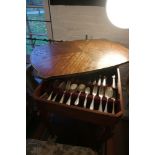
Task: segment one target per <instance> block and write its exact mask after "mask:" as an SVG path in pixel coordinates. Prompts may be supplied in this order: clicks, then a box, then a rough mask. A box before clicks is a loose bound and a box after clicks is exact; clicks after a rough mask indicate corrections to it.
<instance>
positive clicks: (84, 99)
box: [33, 67, 124, 126]
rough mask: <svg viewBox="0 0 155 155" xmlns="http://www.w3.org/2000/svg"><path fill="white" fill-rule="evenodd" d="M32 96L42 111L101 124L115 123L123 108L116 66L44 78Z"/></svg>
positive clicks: (121, 114)
mask: <svg viewBox="0 0 155 155" xmlns="http://www.w3.org/2000/svg"><path fill="white" fill-rule="evenodd" d="M33 96H34V99H35V100H36V102H37V103H38V106H39V108H40V110H42V111H48V112H53V113H57V114H59V115H62V116H67V117H71V118H75V119H79V120H83V121H87V122H91V123H94V124H99V125H107V126H113V125H115V123H117V121H118V120H119V119H120V117H121V116H123V112H124V109H123V98H122V89H121V79H120V72H119V69H118V68H117V67H111V68H107V69H103V70H99V71H94V72H91V73H88V74H78V75H74V76H68V77H67V76H66V77H58V78H55V79H51V80H48V81H44V82H43V83H42V84H41V85H39V86H38V87H37V89H36V90H35V92H34V95H33Z"/></svg>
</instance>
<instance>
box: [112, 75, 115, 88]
mask: <svg viewBox="0 0 155 155" xmlns="http://www.w3.org/2000/svg"><path fill="white" fill-rule="evenodd" d="M112 88H116V79H115V75H113V76H112Z"/></svg>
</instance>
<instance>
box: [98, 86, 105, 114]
mask: <svg viewBox="0 0 155 155" xmlns="http://www.w3.org/2000/svg"><path fill="white" fill-rule="evenodd" d="M103 95H104V88H103V87H100V89H99V97H100V105H99V111H100V112H102V97H103Z"/></svg>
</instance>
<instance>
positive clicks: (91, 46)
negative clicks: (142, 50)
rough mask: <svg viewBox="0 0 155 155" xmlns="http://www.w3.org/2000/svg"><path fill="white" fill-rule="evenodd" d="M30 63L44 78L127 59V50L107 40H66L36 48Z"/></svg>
mask: <svg viewBox="0 0 155 155" xmlns="http://www.w3.org/2000/svg"><path fill="white" fill-rule="evenodd" d="M30 59H31V64H32V66H33V67H34V68H35V69H36V71H37V72H38V75H39V76H40V77H41V78H44V79H47V78H50V77H57V76H63V75H71V74H78V73H85V72H90V71H95V70H98V69H102V68H107V67H111V66H115V65H118V64H122V63H125V62H128V61H129V55H128V49H127V48H125V47H124V46H122V45H121V44H119V43H116V42H112V41H108V40H100V39H94V40H77V41H65V42H58V43H54V44H48V45H43V46H39V47H36V48H35V49H34V50H33V52H32V54H31V57H30Z"/></svg>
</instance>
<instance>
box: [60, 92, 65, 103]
mask: <svg viewBox="0 0 155 155" xmlns="http://www.w3.org/2000/svg"><path fill="white" fill-rule="evenodd" d="M64 97H65V92H64V93H63V95H62V97H61V99H60V102H59V103H63V101H64Z"/></svg>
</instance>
